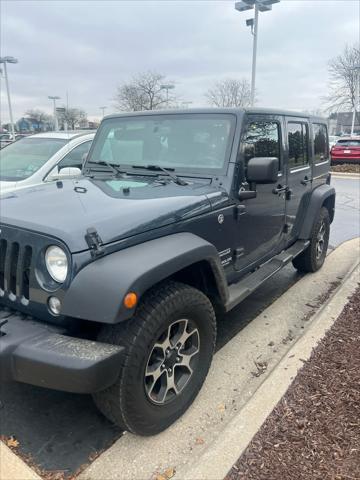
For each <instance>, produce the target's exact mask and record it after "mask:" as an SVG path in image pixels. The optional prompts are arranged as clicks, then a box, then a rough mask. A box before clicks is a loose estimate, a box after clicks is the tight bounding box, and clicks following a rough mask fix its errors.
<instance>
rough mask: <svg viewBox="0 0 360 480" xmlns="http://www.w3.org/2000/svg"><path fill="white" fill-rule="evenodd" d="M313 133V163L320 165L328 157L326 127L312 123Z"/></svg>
mask: <svg viewBox="0 0 360 480" xmlns="http://www.w3.org/2000/svg"><path fill="white" fill-rule="evenodd" d="M313 132H314V133H313V135H314V138H313V141H314V155H315V163H320V162H323V161H324V160H326V159H327V158H328V156H329V147H328V141H327V128H326V125H324V124H322V123H314V124H313Z"/></svg>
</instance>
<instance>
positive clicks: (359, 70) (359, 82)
mask: <svg viewBox="0 0 360 480" xmlns="http://www.w3.org/2000/svg"><path fill="white" fill-rule="evenodd" d="M351 70H354V71H356V94H355V101H354V110H353V117H352V122H351V136H353V135H354V128H355V117H356V110H357V116H358V119H359V122H360V64H359V65H356V66H355V67H352V69H351Z"/></svg>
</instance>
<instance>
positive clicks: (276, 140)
mask: <svg viewBox="0 0 360 480" xmlns="http://www.w3.org/2000/svg"><path fill="white" fill-rule="evenodd" d="M242 143H243V148H244V157H245V164H247V163H248V161H249V160H250V159H251V158H254V157H276V158H278V159H279V169H280V126H279V124H278V123H277V122H272V121H266V120H264V121H256V122H251V123H249V124H248V125H247V128H246V131H245V134H244V137H243V140H242Z"/></svg>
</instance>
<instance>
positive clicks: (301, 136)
mask: <svg viewBox="0 0 360 480" xmlns="http://www.w3.org/2000/svg"><path fill="white" fill-rule="evenodd" d="M308 138H309V135H308V127H307V125H306V124H305V123H300V122H299V123H297V122H289V123H288V142H289V168H296V167H303V166H304V165H307V164H308V163H309V154H308V151H309V150H308V144H309V140H308Z"/></svg>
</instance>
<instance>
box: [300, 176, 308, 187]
mask: <svg viewBox="0 0 360 480" xmlns="http://www.w3.org/2000/svg"><path fill="white" fill-rule="evenodd" d="M310 182H311V178H309V177H308V176H306V177H304V178H303V180H301V182H300V183H301V185H305V186H306V185H307V184H308V183H310Z"/></svg>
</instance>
